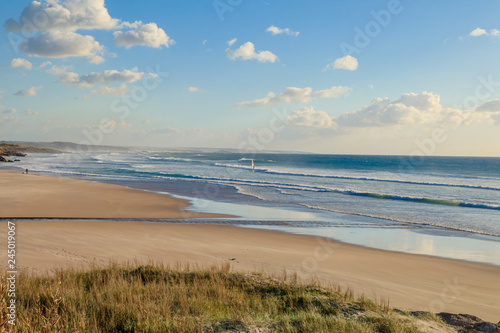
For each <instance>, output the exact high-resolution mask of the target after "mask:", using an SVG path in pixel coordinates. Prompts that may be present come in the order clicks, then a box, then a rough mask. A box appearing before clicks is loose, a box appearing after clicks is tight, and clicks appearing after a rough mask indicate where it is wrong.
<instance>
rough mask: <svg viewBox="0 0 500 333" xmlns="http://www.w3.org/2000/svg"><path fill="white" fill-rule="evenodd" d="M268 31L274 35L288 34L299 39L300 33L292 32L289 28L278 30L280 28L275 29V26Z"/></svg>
mask: <svg viewBox="0 0 500 333" xmlns="http://www.w3.org/2000/svg"><path fill="white" fill-rule="evenodd" d="M266 31H269V32H270V33H272V34H273V35H281V34H287V35H290V36H293V37H297V36H298V35H299V32H297V31H292V30H290V29H289V28H283V29H282V28H278V27H275V26H274V25H272V26H270V27H269V28H267V29H266Z"/></svg>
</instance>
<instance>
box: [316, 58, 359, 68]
mask: <svg viewBox="0 0 500 333" xmlns="http://www.w3.org/2000/svg"><path fill="white" fill-rule="evenodd" d="M328 69H346V70H348V71H355V70H356V69H358V59H356V58H354V57H353V56H350V55H347V56H345V57H342V58H338V59H336V60H335V61H334V62H333V63H331V64H328V65H327V66H326V67H325V69H324V70H328Z"/></svg>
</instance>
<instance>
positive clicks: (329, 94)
mask: <svg viewBox="0 0 500 333" xmlns="http://www.w3.org/2000/svg"><path fill="white" fill-rule="evenodd" d="M349 91H350V89H349V88H347V87H343V86H333V87H331V88H328V89H323V90H319V91H316V92H315V93H313V94H312V97H313V98H337V97H339V96H341V95H343V94H345V93H347V92H349Z"/></svg>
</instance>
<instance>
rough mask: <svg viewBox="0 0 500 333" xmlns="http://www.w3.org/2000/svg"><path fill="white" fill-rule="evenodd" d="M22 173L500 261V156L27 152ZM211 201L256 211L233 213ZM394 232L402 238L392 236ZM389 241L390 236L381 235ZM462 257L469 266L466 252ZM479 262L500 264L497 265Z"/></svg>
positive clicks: (364, 240) (305, 228)
mask: <svg viewBox="0 0 500 333" xmlns="http://www.w3.org/2000/svg"><path fill="white" fill-rule="evenodd" d="M252 160H253V164H254V167H252ZM18 165H19V166H20V167H22V168H29V169H30V170H32V171H39V172H45V173H50V174H54V175H62V176H72V177H83V178H85V179H90V180H97V181H103V182H110V183H119V184H122V185H126V186H130V187H136V188H143V189H148V190H153V191H157V192H170V193H174V194H179V195H183V196H185V197H187V198H191V199H193V200H194V201H193V202H194V203H196V201H197V202H198V206H197V207H195V208H196V209H202V210H205V211H211V212H219V213H231V214H236V215H243V216H242V217H243V218H247V219H254V220H262V219H263V215H262V214H261V215H258V216H257V217H256V216H252V213H251V212H252V211H253V212H254V213H255V212H257V211H258V209H257V208H255V207H274V208H276V207H280V209H281V210H282V212H281V213H280V214H278V213H276V214H275V215H276V218H273V216H274V215H273V214H272V213H270V212H266V213H265V214H267V216H269V217H268V219H282V220H284V221H288V222H291V221H295V222H296V223H295V225H294V227H295V229H293V230H292V231H295V232H299V233H306V234H311V233H313V234H320V235H325V236H329V237H333V238H337V239H340V240H349V237H347V238H346V237H344V236H341V235H340V234H342V232H346V231H345V230H344V229H346V228H351V229H348V230H352V228H353V227H354V228H356V229H362V228H365V229H366V228H374V230H375V231H373V230H372V231H371V234H372V235H375V234H378V235H379V236H377V239H382V243H384V242H385V243H387V242H391V241H392V242H395V243H397V238H398V237H399V238H401V237H406V236H405V235H403V234H405V233H407V232H408V231H407V230H408V229H411V230H412V232H414V231H418V232H419V233H420V234H426V235H428V236H429V235H430V236H436V237H447V239H450V237H461V238H462V239H466V240H462V244H465V243H467V244H469V243H468V242H472V244H469V245H467V246H469V247H470V248H471V249H470V251H473V250H474V248H479V247H481V246H482V245H479V243H478V244H476V243H474V242H475V241H479V240H482V241H483V243H482V244H483V245H484V244H486V243H485V242H486V241H487V242H493V243H497V244H496V245H492V246H493V247H494V249H493V250H491V249H489V248H486V250H485V249H484V247H483V250H484V251H486V252H488V251H490V254H489V255H490V256H497V257H498V256H499V255H500V247H498V252H496V251H497V247H496V246H498V245H499V244H500V158H483V157H424V156H413V157H409V156H360V155H315V154H285V153H266V154H245V153H233V152H207V151H173V152H164V151H163V152H162V151H147V152H146V151H142V152H124V153H119V152H113V153H106V152H94V153H92V152H89V153H84V154H70V153H68V154H54V155H52V154H31V155H30V156H29V157H27V158H25V159H23V161H22V162H19V164H18ZM200 202H205V204H204V205H202V206H201V205H200V204H199V203H200ZM206 202H212V203H213V204H212V205H210V204H206ZM215 202H226V203H233V204H246V205H251V206H253V207H254V208H251V209H247V210H244V209H241V208H240V209H235V208H234V207H233V208H231V207H230V206H229V205H226V206H220V205H219V206H217V204H215ZM247 207H248V206H247ZM217 209H219V210H221V209H223V210H226V211H217ZM283 212H288V213H283ZM238 213H239V214H238ZM254 215H255V214H254ZM299 222H300V223H299ZM329 227H330V229H328V228H329ZM331 227H335V229H331ZM273 228H276V227H273ZM297 228H298V229H297ZM325 228H326V229H325ZM342 228H344V229H342ZM384 228H385V229H384ZM388 228H389V229H392V230H393V231H391V232H392V234H391V233H389V232H388V231H387V229H388ZM395 228H396V229H398V231H397V232H398V233H403V234H401V235H399V236H398V235H396V234H394V229H395ZM283 229H286V227H284V228H283ZM313 229H314V230H315V231H314V232H313V231H311V230H313ZM332 230H333V231H332ZM342 230H344V231H342ZM287 231H290V230H287ZM334 231H335V232H336V233H337V236H335V235H334V234H333V233H334ZM383 233H385V235H389V236H388V237H385V238H384V237H383V236H380V235H382V234H383ZM365 234H366V233H365ZM365 236H366V235H365ZM365 236H363V237H358V238H357V240H351V242H353V243H358V244H359V243H361V244H360V245H366V246H373V247H379V248H386V249H391V250H394V249H396V250H401V251H404V252H412V251H408V250H407V247H404V246H403V247H402V248H401V249H398V248H397V247H398V246H399V247H401V245H400V244H399V245H398V244H397V245H395V246H393V247H390V246H382V245H374V243H373V242H370V240H369V237H368V238H367V237H365ZM430 236H429V237H430ZM420 237H424V236H420ZM391 239H392V240H391ZM394 239H396V240H394ZM471 239H474V240H471ZM456 243H457V242H456ZM459 243H460V242H458V243H457V244H459ZM456 246H457V245H456ZM463 246H465V245H463ZM394 247H396V248H394ZM448 250H449V249H448ZM458 250H459V249H458V248H457V251H458ZM460 250H463V248H462V249H460ZM441 251H442V252H446V251H447V250H445V249H441ZM491 251H493V252H491ZM420 252H422V251H420ZM458 252H459V251H458ZM462 252H463V251H462ZM417 253H419V252H418V251H417ZM474 256H475V255H471V257H474ZM459 258H463V259H471V258H468V257H467V256H466V255H464V254H463V255H461V256H459ZM472 260H474V259H472ZM479 261H483V262H490V263H496V262H497V261H498V264H500V258H490V259H488V260H479Z"/></svg>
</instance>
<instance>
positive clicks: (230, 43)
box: [227, 38, 238, 46]
mask: <svg viewBox="0 0 500 333" xmlns="http://www.w3.org/2000/svg"><path fill="white" fill-rule="evenodd" d="M236 41H238V38H233V39H231V40H228V41H227V45H229V46H232V45H233V44H234V43H236Z"/></svg>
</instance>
